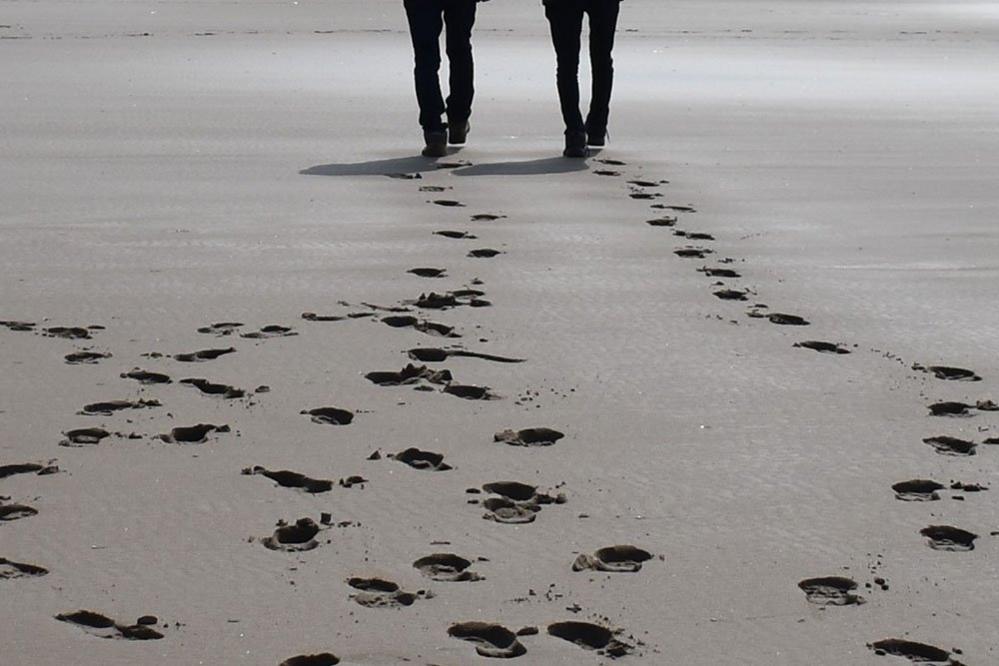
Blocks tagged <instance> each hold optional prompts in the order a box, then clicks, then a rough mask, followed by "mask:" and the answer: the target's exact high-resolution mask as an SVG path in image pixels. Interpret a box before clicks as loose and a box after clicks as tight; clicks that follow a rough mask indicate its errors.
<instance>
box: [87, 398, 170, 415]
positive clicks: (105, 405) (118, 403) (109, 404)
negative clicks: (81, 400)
mask: <svg viewBox="0 0 999 666" xmlns="http://www.w3.org/2000/svg"><path fill="white" fill-rule="evenodd" d="M162 406H163V405H161V404H160V401H159V400H134V401H133V400H108V401H106V402H93V403H90V404H89V405H84V407H83V410H82V411H80V412H79V413H80V414H82V415H85V416H93V415H96V414H100V415H102V416H111V415H112V414H114V413H115V412H120V411H121V410H123V409H148V408H151V407H162Z"/></svg>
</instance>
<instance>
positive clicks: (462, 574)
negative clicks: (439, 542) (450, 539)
mask: <svg viewBox="0 0 999 666" xmlns="http://www.w3.org/2000/svg"><path fill="white" fill-rule="evenodd" d="M470 566H472V563H471V562H470V561H469V560H466V559H465V558H464V557H461V556H460V555H455V554H454V553H434V554H433V555H427V556H426V557H421V558H420V559H418V560H416V561H415V562H413V567H414V568H415V569H417V570H418V571H419V572H420V573H421V574H423V575H424V576H426V577H427V578H429V579H431V580H436V581H440V582H445V583H464V582H473V581H479V580H484V578H483V577H482V576H480V575H479V574H477V573H475V572H474V571H471V570H470V569H469V567H470Z"/></svg>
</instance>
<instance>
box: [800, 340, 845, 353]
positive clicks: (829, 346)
mask: <svg viewBox="0 0 999 666" xmlns="http://www.w3.org/2000/svg"><path fill="white" fill-rule="evenodd" d="M793 346H794V347H798V348H799V349H811V350H812V351H817V352H821V353H823V354H849V353H850V350H849V349H847V348H846V347H842V346H840V345H837V344H835V343H832V342H822V341H821V340H805V341H804V342H795V343H794V345H793Z"/></svg>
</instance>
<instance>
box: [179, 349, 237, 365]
mask: <svg viewBox="0 0 999 666" xmlns="http://www.w3.org/2000/svg"><path fill="white" fill-rule="evenodd" d="M235 352H236V348H235V347H227V348H226V349H202V350H200V351H196V352H188V353H184V354H174V356H173V358H174V359H175V360H177V361H180V362H181V363H203V362H205V361H214V360H215V359H217V358H218V357H220V356H225V355H226V354H233V353H235Z"/></svg>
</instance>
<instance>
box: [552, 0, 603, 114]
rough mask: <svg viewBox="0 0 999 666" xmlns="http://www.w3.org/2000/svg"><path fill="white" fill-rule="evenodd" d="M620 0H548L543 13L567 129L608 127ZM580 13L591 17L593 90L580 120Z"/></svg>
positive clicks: (581, 17) (581, 27) (581, 20)
mask: <svg viewBox="0 0 999 666" xmlns="http://www.w3.org/2000/svg"><path fill="white" fill-rule="evenodd" d="M620 4H621V2H620V0H549V1H548V3H546V5H545V16H547V17H548V23H549V25H550V26H551V32H552V44H554V46H555V58H556V62H557V74H556V80H557V83H558V97H559V102H560V103H561V105H562V119H563V120H564V121H565V129H566V132H577V131H580V130H585V131H587V132H589V133H591V134H603V133H604V132H606V131H607V118H608V117H609V115H610V98H611V87H612V86H613V83H614V61H613V59H612V58H611V51H613V50H614V33H615V31H616V30H617V15H618V10H619V9H620ZM583 14H588V15H589V17H590V69H591V71H592V75H593V90H592V93H591V95H590V112H589V114H588V115H587V117H586V122H585V123H584V122H583V116H582V114H581V113H580V111H579V48H580V35H581V34H582V32H583Z"/></svg>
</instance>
